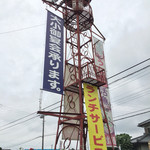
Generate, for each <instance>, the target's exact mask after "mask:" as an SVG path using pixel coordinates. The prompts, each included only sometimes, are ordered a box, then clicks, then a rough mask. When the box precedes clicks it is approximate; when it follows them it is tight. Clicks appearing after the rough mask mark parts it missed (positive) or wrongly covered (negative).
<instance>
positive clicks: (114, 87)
mask: <svg viewBox="0 0 150 150" xmlns="http://www.w3.org/2000/svg"><path fill="white" fill-rule="evenodd" d="M148 71H149V70H148ZM140 73H141V72H140ZM138 75H139V74H136V75H135V76H138ZM147 75H150V72H146V73H145V72H144V74H143V75H141V76H139V77H137V78H135V76H134V79H133V78H132V79H129V80H127V81H123V82H120V83H118V84H117V85H115V86H113V88H112V87H110V90H111V91H112V90H115V89H117V88H118V87H121V86H124V84H127V83H131V82H133V81H135V80H138V79H139V78H142V77H144V76H147Z"/></svg>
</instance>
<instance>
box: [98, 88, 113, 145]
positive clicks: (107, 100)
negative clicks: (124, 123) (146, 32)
mask: <svg viewBox="0 0 150 150" xmlns="http://www.w3.org/2000/svg"><path fill="white" fill-rule="evenodd" d="M100 92H101V98H102V101H103V105H104V108H105V113H106V116H107V121H108V126H109V130H110V134H111V139H112V142H113V143H112V142H111V139H110V134H109V130H108V127H107V124H104V131H105V137H106V143H107V146H109V147H111V146H112V144H113V146H116V137H115V131H114V124H113V118H112V111H111V104H110V97H109V91H108V88H107V87H105V86H101V87H100Z"/></svg>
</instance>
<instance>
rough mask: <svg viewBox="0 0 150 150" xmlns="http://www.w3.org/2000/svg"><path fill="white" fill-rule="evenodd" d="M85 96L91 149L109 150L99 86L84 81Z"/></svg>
mask: <svg viewBox="0 0 150 150" xmlns="http://www.w3.org/2000/svg"><path fill="white" fill-rule="evenodd" d="M84 97H85V105H86V111H87V120H88V130H89V139H90V149H91V150H107V147H106V140H105V134H104V126H103V118H102V114H101V109H100V104H99V98H98V91H97V87H96V86H92V85H89V84H86V83H84Z"/></svg>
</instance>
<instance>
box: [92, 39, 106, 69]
mask: <svg viewBox="0 0 150 150" xmlns="http://www.w3.org/2000/svg"><path fill="white" fill-rule="evenodd" d="M92 39H93V45H94V49H95V56H94V59H95V65H96V66H99V67H101V68H103V69H105V60H104V48H103V42H102V41H100V40H99V39H97V38H96V37H94V36H93V37H92Z"/></svg>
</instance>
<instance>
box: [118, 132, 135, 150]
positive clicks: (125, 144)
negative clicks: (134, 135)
mask: <svg viewBox="0 0 150 150" xmlns="http://www.w3.org/2000/svg"><path fill="white" fill-rule="evenodd" d="M116 142H117V146H119V145H120V146H121V150H132V148H133V145H132V143H131V136H130V135H128V134H125V133H123V134H119V135H116Z"/></svg>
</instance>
